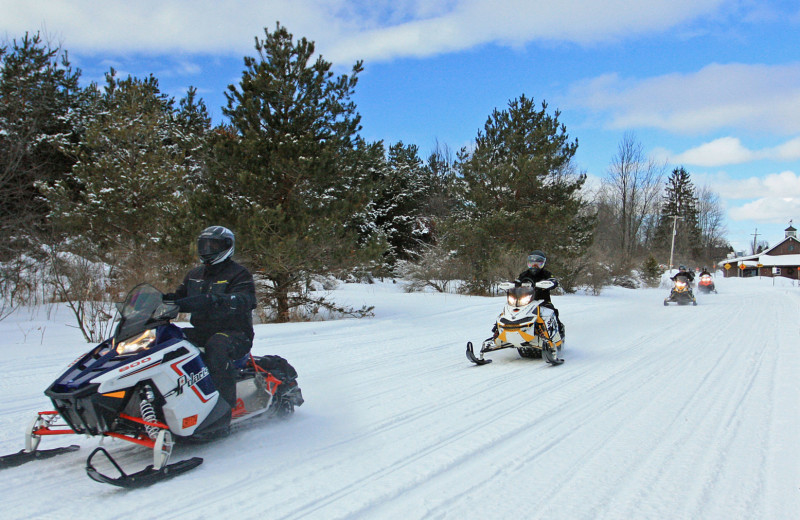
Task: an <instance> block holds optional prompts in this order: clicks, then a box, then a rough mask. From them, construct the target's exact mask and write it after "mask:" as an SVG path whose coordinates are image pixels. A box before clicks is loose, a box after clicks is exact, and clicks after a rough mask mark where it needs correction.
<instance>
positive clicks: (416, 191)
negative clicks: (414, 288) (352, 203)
mask: <svg viewBox="0 0 800 520" xmlns="http://www.w3.org/2000/svg"><path fill="white" fill-rule="evenodd" d="M431 176H432V174H431V172H430V170H428V169H427V168H426V167H425V166H424V165H423V163H422V160H421V159H420V158H419V155H418V148H417V146H416V145H404V144H403V143H402V142H398V143H396V144H394V145H392V146H391V147H390V148H389V151H388V154H387V159H386V162H385V164H384V165H383V167H381V168H379V169H377V170H375V173H374V176H373V185H374V193H373V195H372V196H371V201H370V203H369V205H368V206H367V208H366V210H365V212H364V213H363V215H362V216H361V221H362V226H364V228H369V227H370V226H369V225H368V223H372V225H374V227H375V230H376V231H377V232H378V233H379V234H380V236H382V237H383V238H384V239H385V240H386V241H387V250H386V252H385V253H384V263H385V264H386V267H387V268H388V269H389V270H391V269H392V268H393V267H394V266H395V265H396V263H397V262H398V261H399V260H411V259H413V258H415V257H416V253H417V252H418V251H419V250H420V248H421V246H422V245H423V244H425V243H429V242H430V241H431V239H432V237H431V227H430V217H429V216H428V215H426V213H425V210H426V209H427V208H426V204H427V203H428V197H429V195H430V193H431V192H432V190H433V185H432V183H431Z"/></svg>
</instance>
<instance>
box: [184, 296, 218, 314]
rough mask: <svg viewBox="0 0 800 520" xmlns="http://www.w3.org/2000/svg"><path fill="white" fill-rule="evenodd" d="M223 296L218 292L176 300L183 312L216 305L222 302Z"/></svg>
mask: <svg viewBox="0 0 800 520" xmlns="http://www.w3.org/2000/svg"><path fill="white" fill-rule="evenodd" d="M220 299H221V297H220V296H218V295H216V294H198V295H197V296H187V297H186V298H181V299H179V300H175V303H176V304H177V305H178V306H179V307H180V309H181V312H201V311H206V310H209V309H211V308H212V307H214V306H215V305H216V304H218V303H219V302H220Z"/></svg>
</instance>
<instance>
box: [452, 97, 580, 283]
mask: <svg viewBox="0 0 800 520" xmlns="http://www.w3.org/2000/svg"><path fill="white" fill-rule="evenodd" d="M559 115H560V113H559V112H558V111H556V112H555V114H554V115H552V116H551V115H549V114H548V113H547V103H544V102H543V103H542V106H541V109H539V110H537V109H536V107H535V105H534V102H533V100H532V99H528V98H527V97H525V96H524V95H523V96H522V97H520V98H519V99H515V100H513V101H511V102H510V103H509V107H508V109H507V110H503V111H498V110H495V111H494V112H493V113H492V115H491V116H490V117H489V119H488V120H487V122H486V124H485V125H484V130H483V131H482V132H479V133H478V136H477V138H476V141H475V147H474V150H472V151H468V150H466V149H462V151H461V152H460V153H459V158H458V168H459V171H460V174H461V183H460V187H461V203H460V212H459V215H458V216H457V219H456V222H455V223H454V228H455V230H456V231H455V233H454V237H455V239H456V241H457V249H458V250H459V256H460V257H461V258H462V259H463V260H464V261H465V263H466V266H467V267H466V268H467V269H468V270H469V272H470V274H471V276H470V278H471V279H472V285H473V289H474V290H476V291H485V290H487V289H488V288H489V286H490V285H491V284H492V283H493V282H494V281H495V278H497V277H498V276H500V275H499V274H498V273H496V272H495V271H494V269H495V266H496V265H497V264H499V263H500V262H501V257H502V256H508V254H509V253H512V256H514V257H515V258H518V259H519V260H518V264H517V265H518V267H519V268H520V270H521V268H523V267H524V257H525V256H524V255H525V254H526V253H527V252H529V251H530V250H532V249H542V250H544V251H546V252H547V253H548V255H549V256H550V259H551V262H552V263H551V265H553V266H556V267H555V268H556V269H561V271H562V274H563V275H564V276H565V277H569V276H571V275H573V274H574V272H570V271H574V268H573V266H572V265H571V264H570V262H571V261H572V260H574V259H576V258H578V257H579V256H580V255H581V254H582V253H583V252H584V251H585V249H586V247H588V245H589V243H590V242H591V229H592V224H593V221H592V218H591V217H590V216H588V215H587V214H586V211H585V203H584V201H583V200H582V199H581V198H580V196H579V193H578V192H579V190H580V188H581V186H583V184H584V182H585V180H586V176H585V175H583V174H576V173H575V172H574V169H573V167H572V163H571V160H572V157H573V156H574V155H575V152H576V150H577V148H578V142H577V140H575V141H570V139H569V135H568V134H567V132H566V127H565V126H564V125H563V124H561V123H559V121H558V117H559ZM506 276H507V275H506Z"/></svg>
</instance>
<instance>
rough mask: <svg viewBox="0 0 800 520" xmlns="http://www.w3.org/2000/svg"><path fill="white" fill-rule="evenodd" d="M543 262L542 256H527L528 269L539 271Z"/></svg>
mask: <svg viewBox="0 0 800 520" xmlns="http://www.w3.org/2000/svg"><path fill="white" fill-rule="evenodd" d="M545 260H546V259H545V257H543V256H542V255H528V269H541V268H542V267H544V262H545Z"/></svg>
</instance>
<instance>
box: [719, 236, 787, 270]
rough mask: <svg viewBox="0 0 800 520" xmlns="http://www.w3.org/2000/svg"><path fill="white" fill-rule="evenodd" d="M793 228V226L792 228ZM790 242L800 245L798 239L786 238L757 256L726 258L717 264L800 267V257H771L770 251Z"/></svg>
mask: <svg viewBox="0 0 800 520" xmlns="http://www.w3.org/2000/svg"><path fill="white" fill-rule="evenodd" d="M790 227H791V226H790ZM788 240H793V241H795V242H797V243H798V244H800V240H798V239H797V238H796V237H786V238H784V239H783V240H781V241H780V242H778V243H777V244H775V245H774V246H772V247H770V248H769V249H766V250H764V251H762V252H760V253H758V254H755V255H747V256H737V257H736V258H726V259H725V260H723V261H721V262H717V265H725V264H727V263H734V264H744V265H747V266H751V267H754V266H756V264H761V265H764V266H781V265H800V261H799V260H798V259H800V255H770V254H769V253H770V251H774V250H775V249H776V248H777V247H779V246H781V245H783V244H785V243H786V241H788Z"/></svg>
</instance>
